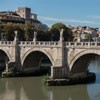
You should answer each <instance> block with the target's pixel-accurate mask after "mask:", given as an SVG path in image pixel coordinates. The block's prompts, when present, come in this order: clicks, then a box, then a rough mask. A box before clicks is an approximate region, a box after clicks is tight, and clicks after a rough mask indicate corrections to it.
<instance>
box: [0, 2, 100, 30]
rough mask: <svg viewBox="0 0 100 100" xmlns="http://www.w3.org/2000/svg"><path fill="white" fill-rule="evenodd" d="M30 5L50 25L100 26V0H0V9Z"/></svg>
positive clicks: (7, 9) (8, 9) (6, 9)
mask: <svg viewBox="0 0 100 100" xmlns="http://www.w3.org/2000/svg"><path fill="white" fill-rule="evenodd" d="M18 7H29V8H31V11H32V12H33V13H36V14H37V15H38V19H39V20H40V21H41V22H42V23H44V24H47V25H48V26H52V25H53V24H54V23H58V22H61V23H64V24H65V25H72V26H79V25H80V26H90V27H94V28H100V0H0V11H12V10H16V9H17V8H18Z"/></svg>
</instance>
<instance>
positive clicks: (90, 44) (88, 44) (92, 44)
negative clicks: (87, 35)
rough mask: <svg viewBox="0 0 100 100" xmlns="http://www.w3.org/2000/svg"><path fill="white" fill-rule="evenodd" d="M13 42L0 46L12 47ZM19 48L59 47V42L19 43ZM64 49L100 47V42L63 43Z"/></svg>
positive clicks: (3, 43)
mask: <svg viewBox="0 0 100 100" xmlns="http://www.w3.org/2000/svg"><path fill="white" fill-rule="evenodd" d="M15 44H16V42H15V41H0V46H14V45H15ZM18 44H19V46H51V47H52V46H53V47H55V46H56V47H57V46H61V42H57V41H56V42H55V41H47V42H44V41H36V42H34V41H19V42H18ZM64 44H65V46H66V47H73V46H74V47H100V42H64Z"/></svg>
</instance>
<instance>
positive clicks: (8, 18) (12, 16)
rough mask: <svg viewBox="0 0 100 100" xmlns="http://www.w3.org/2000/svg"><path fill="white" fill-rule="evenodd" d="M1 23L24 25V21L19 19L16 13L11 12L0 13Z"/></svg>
mask: <svg viewBox="0 0 100 100" xmlns="http://www.w3.org/2000/svg"><path fill="white" fill-rule="evenodd" d="M0 21H1V22H13V23H25V19H24V18H22V17H20V16H19V15H18V14H17V13H15V12H12V11H2V12H0Z"/></svg>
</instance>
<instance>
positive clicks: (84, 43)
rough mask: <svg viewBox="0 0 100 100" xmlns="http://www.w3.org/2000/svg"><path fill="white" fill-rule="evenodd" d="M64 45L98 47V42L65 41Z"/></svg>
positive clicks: (99, 44)
mask: <svg viewBox="0 0 100 100" xmlns="http://www.w3.org/2000/svg"><path fill="white" fill-rule="evenodd" d="M65 45H66V47H86V48H88V47H89V48H91V47H96V48H97V47H99V48H100V42H65Z"/></svg>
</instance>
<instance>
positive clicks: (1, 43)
mask: <svg viewBox="0 0 100 100" xmlns="http://www.w3.org/2000/svg"><path fill="white" fill-rule="evenodd" d="M13 45H15V42H14V41H0V46H13Z"/></svg>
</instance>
